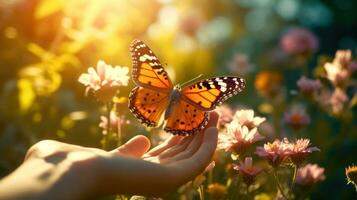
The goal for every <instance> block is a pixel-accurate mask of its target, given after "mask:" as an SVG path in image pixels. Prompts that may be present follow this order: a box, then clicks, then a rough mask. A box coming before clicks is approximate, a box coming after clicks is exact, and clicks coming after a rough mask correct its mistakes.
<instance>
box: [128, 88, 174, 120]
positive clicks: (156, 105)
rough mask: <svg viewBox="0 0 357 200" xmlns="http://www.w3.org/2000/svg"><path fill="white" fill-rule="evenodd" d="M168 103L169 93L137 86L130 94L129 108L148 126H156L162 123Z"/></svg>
mask: <svg viewBox="0 0 357 200" xmlns="http://www.w3.org/2000/svg"><path fill="white" fill-rule="evenodd" d="M168 103H169V96H168V94H167V93H162V92H160V91H155V90H151V89H147V88H143V87H135V88H134V89H133V90H132V91H131V93H130V96H129V110H130V111H131V112H132V113H133V114H134V115H135V117H136V118H137V119H138V120H139V121H140V122H141V123H143V124H144V125H146V126H148V127H156V126H158V125H159V124H160V120H161V116H162V115H163V113H164V112H165V110H166V108H167V105H168Z"/></svg>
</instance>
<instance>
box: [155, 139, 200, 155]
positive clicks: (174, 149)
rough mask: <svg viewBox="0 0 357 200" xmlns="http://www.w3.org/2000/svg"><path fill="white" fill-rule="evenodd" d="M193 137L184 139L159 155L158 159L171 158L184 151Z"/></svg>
mask: <svg viewBox="0 0 357 200" xmlns="http://www.w3.org/2000/svg"><path fill="white" fill-rule="evenodd" d="M193 138H194V136H187V137H184V138H183V139H182V140H181V141H180V142H179V143H178V144H176V145H175V146H172V147H170V148H168V149H166V150H165V151H163V152H161V153H160V154H159V159H164V158H167V157H172V156H174V155H176V154H178V153H180V152H182V151H184V150H185V149H186V148H187V146H188V145H189V144H190V142H191V141H192V139H193Z"/></svg>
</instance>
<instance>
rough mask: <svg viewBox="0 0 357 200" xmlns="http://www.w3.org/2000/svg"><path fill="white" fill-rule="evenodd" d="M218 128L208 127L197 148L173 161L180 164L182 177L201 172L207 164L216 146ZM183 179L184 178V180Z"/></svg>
mask: <svg viewBox="0 0 357 200" xmlns="http://www.w3.org/2000/svg"><path fill="white" fill-rule="evenodd" d="M217 140H218V129H217V128H216V127H210V128H208V129H207V130H206V131H205V133H204V137H203V141H202V144H201V146H200V147H199V149H198V150H197V151H196V152H195V153H194V154H193V155H192V156H191V157H189V158H187V159H184V160H181V161H179V162H178V163H175V165H177V166H180V169H181V172H182V173H183V174H182V177H186V178H187V179H186V180H190V179H192V178H194V177H196V176H197V175H199V174H200V173H202V172H203V170H204V169H205V167H206V166H207V165H208V164H209V162H210V160H211V158H212V156H213V153H214V151H215V149H216V147H217ZM184 181H185V180H184Z"/></svg>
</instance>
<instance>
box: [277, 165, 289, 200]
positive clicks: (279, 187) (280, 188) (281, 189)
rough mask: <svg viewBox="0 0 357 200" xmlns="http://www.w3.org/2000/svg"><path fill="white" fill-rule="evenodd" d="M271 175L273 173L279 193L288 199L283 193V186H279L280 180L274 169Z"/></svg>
mask: <svg viewBox="0 0 357 200" xmlns="http://www.w3.org/2000/svg"><path fill="white" fill-rule="evenodd" d="M273 175H274V178H275V181H276V183H277V186H278V189H279V191H280V193H281V195H283V197H284V198H285V199H286V200H289V198H288V197H287V196H286V195H285V193H284V190H283V187H282V186H281V184H280V181H279V178H278V174H277V172H276V169H274V170H273Z"/></svg>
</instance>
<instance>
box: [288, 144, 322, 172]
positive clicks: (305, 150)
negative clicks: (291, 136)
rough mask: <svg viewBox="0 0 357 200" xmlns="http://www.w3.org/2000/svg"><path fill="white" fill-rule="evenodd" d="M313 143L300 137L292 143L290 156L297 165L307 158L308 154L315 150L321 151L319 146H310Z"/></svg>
mask: <svg viewBox="0 0 357 200" xmlns="http://www.w3.org/2000/svg"><path fill="white" fill-rule="evenodd" d="M310 145H311V143H310V140H309V139H298V140H296V141H295V142H294V143H290V146H289V147H290V148H289V149H290V158H291V161H292V162H293V163H294V164H295V165H296V166H300V165H301V163H302V162H303V161H304V160H305V158H306V156H308V155H309V154H311V153H312V152H314V151H320V149H319V148H317V147H310Z"/></svg>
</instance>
